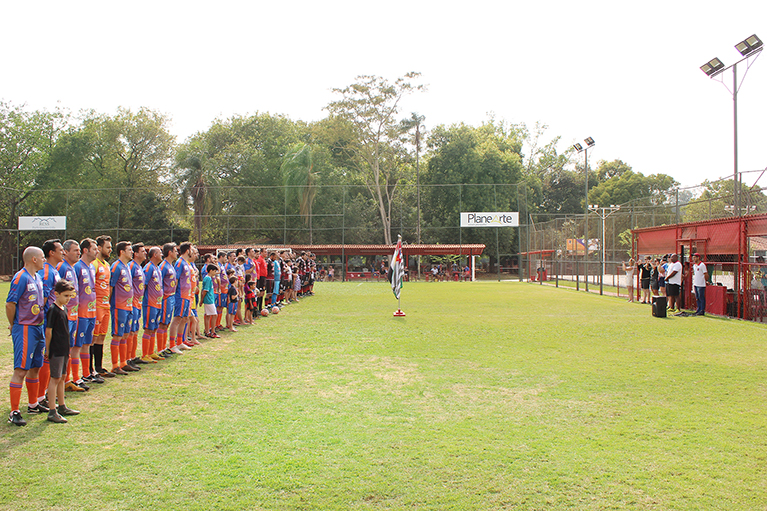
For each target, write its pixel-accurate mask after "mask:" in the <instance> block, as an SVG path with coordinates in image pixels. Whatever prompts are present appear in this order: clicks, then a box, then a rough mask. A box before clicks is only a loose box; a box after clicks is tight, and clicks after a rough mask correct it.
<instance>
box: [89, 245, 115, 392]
mask: <svg viewBox="0 0 767 511" xmlns="http://www.w3.org/2000/svg"><path fill="white" fill-rule="evenodd" d="M96 245H97V246H98V250H97V253H96V259H95V260H94V261H93V263H92V264H93V269H94V271H95V274H96V326H95V327H94V328H93V344H91V363H92V364H93V367H94V368H95V370H92V371H91V373H92V374H99V375H101V376H105V377H107V378H114V376H115V375H114V373H112V372H110V371H107V370H106V369H104V367H103V362H104V340H105V339H106V336H107V332H108V331H109V317H110V314H109V277H110V270H109V256H110V255H112V237H111V236H99V237H98V238H96Z"/></svg>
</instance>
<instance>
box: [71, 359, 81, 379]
mask: <svg viewBox="0 0 767 511" xmlns="http://www.w3.org/2000/svg"><path fill="white" fill-rule="evenodd" d="M69 368H70V369H71V371H72V381H77V380H79V379H80V358H79V357H78V358H70V359H69Z"/></svg>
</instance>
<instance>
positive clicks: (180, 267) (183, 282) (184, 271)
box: [174, 257, 194, 301]
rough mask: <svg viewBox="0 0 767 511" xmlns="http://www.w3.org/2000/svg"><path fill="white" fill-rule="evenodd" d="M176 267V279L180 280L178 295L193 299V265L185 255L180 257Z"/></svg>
mask: <svg viewBox="0 0 767 511" xmlns="http://www.w3.org/2000/svg"><path fill="white" fill-rule="evenodd" d="M174 268H175V270H176V279H177V280H178V286H176V297H177V298H182V299H184V300H190V301H191V300H192V293H193V292H194V288H193V287H192V273H193V272H192V266H191V265H190V264H189V263H187V262H186V260H185V259H184V258H183V257H179V258H178V260H177V261H176V265H175V266H174Z"/></svg>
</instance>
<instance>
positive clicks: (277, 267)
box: [270, 252, 282, 307]
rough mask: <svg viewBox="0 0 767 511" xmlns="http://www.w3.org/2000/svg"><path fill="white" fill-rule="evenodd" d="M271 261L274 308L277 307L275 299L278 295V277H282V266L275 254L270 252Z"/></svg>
mask: <svg viewBox="0 0 767 511" xmlns="http://www.w3.org/2000/svg"><path fill="white" fill-rule="evenodd" d="M270 256H271V259H272V262H271V264H272V278H273V279H274V284H273V285H272V305H271V306H272V307H275V306H276V305H277V297H278V296H279V295H280V276H281V275H282V265H281V264H280V259H279V257H278V256H277V252H272V253H271V254H270Z"/></svg>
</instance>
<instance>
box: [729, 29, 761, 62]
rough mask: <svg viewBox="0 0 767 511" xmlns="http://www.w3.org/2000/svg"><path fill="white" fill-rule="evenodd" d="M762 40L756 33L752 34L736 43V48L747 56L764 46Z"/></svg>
mask: <svg viewBox="0 0 767 511" xmlns="http://www.w3.org/2000/svg"><path fill="white" fill-rule="evenodd" d="M762 44H763V43H762V40H761V39H759V38H758V37H756V34H754V35H752V36H751V37H749V38H747V39H746V40H745V41H741V42H739V43H738V44H736V45H735V49H736V50H738V51H739V52H740V54H741V55H743V56H744V57H747V56H748V55H751V54H752V53H754V52H755V51H756V50H758V49H759V48H761V47H762Z"/></svg>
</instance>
